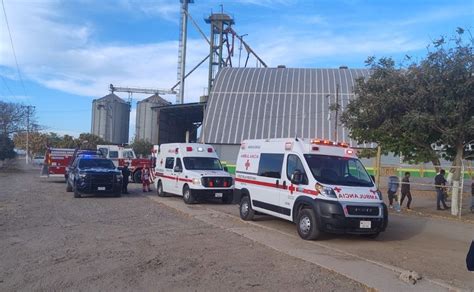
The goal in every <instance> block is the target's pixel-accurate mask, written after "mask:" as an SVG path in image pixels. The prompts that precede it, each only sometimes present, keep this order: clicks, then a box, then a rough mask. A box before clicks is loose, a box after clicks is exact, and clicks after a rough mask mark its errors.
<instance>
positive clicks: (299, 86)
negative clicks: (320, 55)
mask: <svg viewBox="0 0 474 292" xmlns="http://www.w3.org/2000/svg"><path fill="white" fill-rule="evenodd" d="M368 75H369V70H366V69H298V68H223V69H221V70H220V71H219V74H218V75H217V78H216V81H215V83H214V87H213V90H212V92H211V95H210V97H209V102H208V106H207V109H206V115H205V119H204V129H203V138H204V142H206V143H215V144H240V142H241V141H242V140H244V139H266V138H286V137H302V138H324V139H331V140H338V141H348V142H349V143H351V145H352V141H351V140H350V139H349V137H348V134H349V132H348V130H347V129H345V128H343V127H340V126H339V127H338V135H337V136H338V137H337V138H335V137H333V136H334V134H333V132H334V120H333V119H334V117H333V116H334V112H332V113H331V111H329V110H328V108H329V106H330V105H331V104H333V103H335V101H336V87H337V85H339V95H338V96H339V104H340V105H341V111H340V112H339V114H340V113H341V112H342V111H343V110H344V108H345V107H346V105H347V104H348V103H349V100H350V99H352V98H354V94H353V85H354V83H355V80H356V79H357V78H359V77H367V76H368ZM329 115H330V120H329V119H328V117H329Z"/></svg>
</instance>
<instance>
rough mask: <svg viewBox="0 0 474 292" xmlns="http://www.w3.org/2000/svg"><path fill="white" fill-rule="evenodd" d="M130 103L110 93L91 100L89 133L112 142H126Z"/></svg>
mask: <svg viewBox="0 0 474 292" xmlns="http://www.w3.org/2000/svg"><path fill="white" fill-rule="evenodd" d="M129 123H130V103H128V102H126V101H124V100H123V99H121V98H120V97H118V96H117V95H115V94H113V93H111V94H109V95H106V96H104V97H102V98H99V99H94V100H93V101H92V124H91V125H92V126H91V133H92V134H94V135H97V136H99V137H101V138H102V139H104V140H105V141H107V142H111V143H114V144H124V143H128V133H129V132H128V131H129Z"/></svg>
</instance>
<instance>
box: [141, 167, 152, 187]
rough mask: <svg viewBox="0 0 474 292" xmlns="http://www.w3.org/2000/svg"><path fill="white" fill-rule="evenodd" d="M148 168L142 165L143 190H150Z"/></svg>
mask: <svg viewBox="0 0 474 292" xmlns="http://www.w3.org/2000/svg"><path fill="white" fill-rule="evenodd" d="M150 180H151V177H150V168H148V166H144V167H143V169H142V185H143V192H151V189H150Z"/></svg>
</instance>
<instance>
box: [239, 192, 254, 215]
mask: <svg viewBox="0 0 474 292" xmlns="http://www.w3.org/2000/svg"><path fill="white" fill-rule="evenodd" d="M239 213H240V218H241V219H242V220H245V221H250V220H252V219H253V216H254V215H255V211H254V210H253V209H252V204H251V203H250V197H249V196H245V197H242V199H241V200H240V205H239Z"/></svg>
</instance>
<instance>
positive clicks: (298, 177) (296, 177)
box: [291, 170, 303, 185]
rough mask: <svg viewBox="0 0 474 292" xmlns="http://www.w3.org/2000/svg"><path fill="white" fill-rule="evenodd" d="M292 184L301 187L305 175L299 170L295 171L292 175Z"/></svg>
mask: <svg viewBox="0 0 474 292" xmlns="http://www.w3.org/2000/svg"><path fill="white" fill-rule="evenodd" d="M291 182H292V183H293V184H295V185H299V184H301V183H302V182H303V174H302V173H301V171H299V170H295V171H294V172H293V174H292V175H291Z"/></svg>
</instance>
